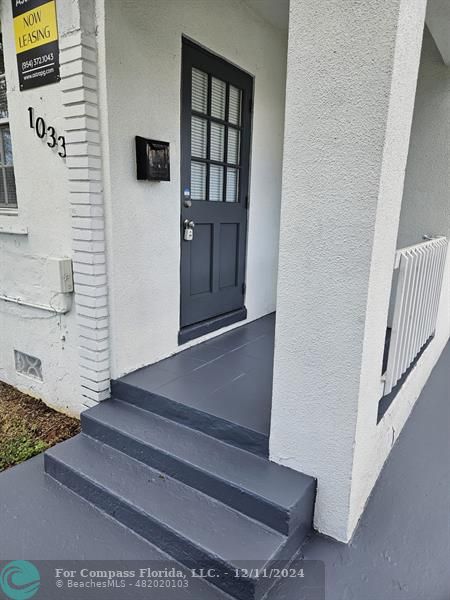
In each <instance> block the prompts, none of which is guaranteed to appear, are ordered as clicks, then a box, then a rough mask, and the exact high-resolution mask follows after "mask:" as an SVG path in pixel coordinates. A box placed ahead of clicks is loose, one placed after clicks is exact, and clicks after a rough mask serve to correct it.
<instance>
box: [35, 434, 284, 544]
mask: <svg viewBox="0 0 450 600" xmlns="http://www.w3.org/2000/svg"><path fill="white" fill-rule="evenodd" d="M79 435H80V436H81V435H82V436H84V437H86V438H87V439H88V440H89V442H90V443H92V442H93V443H95V444H100V445H102V442H99V441H97V440H95V439H93V438H91V437H89V436H85V434H79ZM77 437H78V436H77ZM71 439H74V438H71ZM63 443H64V442H63ZM106 445H107V444H106ZM109 447H110V448H112V447H111V446H109ZM112 449H113V451H115V452H119V453H120V454H122V455H123V456H125V457H127V458H128V459H129V460H133V461H136V459H135V458H133V457H131V456H129V455H127V454H125V453H123V452H121V451H120V450H116V449H115V448H112ZM52 451H54V452H52ZM56 451H57V447H55V446H53V447H52V448H49V450H47V451H46V452H45V454H44V465H45V461H46V457H47V455H48V456H49V458H50V460H55V461H57V462H58V464H61V465H64V466H65V467H66V468H67V469H69V470H70V471H71V472H73V473H75V474H78V473H79V474H80V476H81V477H83V478H84V479H86V480H88V481H93V482H94V483H95V485H98V487H101V488H102V489H103V490H105V491H106V492H108V488H105V487H104V485H103V484H102V483H101V482H98V480H97V478H92V477H91V476H90V475H89V474H86V473H85V472H84V470H81V469H79V470H77V467H73V466H71V465H70V464H68V463H67V462H66V460H65V459H64V458H60V457H58V456H55V453H56ZM136 462H139V461H136ZM140 464H141V465H142V464H144V463H140ZM144 466H145V467H147V466H148V465H145V464H144ZM148 468H149V469H152V467H150V466H148ZM152 470H156V471H157V469H152ZM168 477H169V478H170V479H175V478H174V477H171V476H170V475H168ZM179 483H181V485H183V486H186V487H191V486H189V485H187V484H185V483H183V482H179ZM191 489H193V488H191ZM194 491H196V492H197V493H198V494H200V495H201V496H204V497H205V498H209V499H210V500H212V501H213V502H214V503H217V504H220V505H221V506H223V507H224V509H225V510H229V511H231V512H234V513H238V514H239V515H240V516H241V517H242V518H243V519H245V520H247V521H250V522H252V523H254V524H256V525H257V526H258V527H260V528H261V529H262V530H264V531H267V532H268V533H272V534H273V533H275V534H277V535H278V536H280V537H281V538H282V540H281V542H280V544H279V546H278V547H283V546H284V543H285V541H286V539H287V537H288V536H287V535H286V534H283V533H281V532H279V531H276V530H274V529H273V528H270V527H268V526H267V525H265V523H261V522H260V521H257V520H255V519H253V518H252V517H249V516H248V515H245V514H243V513H240V512H239V511H237V510H236V509H235V508H233V507H232V506H228V505H226V504H224V503H223V502H220V501H219V500H216V499H215V498H213V497H211V496H208V495H207V494H204V493H203V492H201V491H200V490H194ZM108 493H109V495H110V496H114V497H119V498H121V499H122V500H123V501H124V503H126V504H129V505H131V506H132V507H135V508H136V510H137V511H138V512H139V513H141V514H144V515H148V516H149V518H150V519H151V518H152V513H151V512H146V511H145V509H141V508H139V506H137V505H136V504H135V503H134V502H133V501H132V500H128V499H127V498H126V497H123V496H122V495H121V494H120V493H116V492H114V491H111V492H108ZM168 529H171V531H174V530H173V529H172V528H170V527H168ZM180 537H181V536H180ZM184 539H185V538H184ZM208 552H209V550H208ZM211 554H213V552H212V551H211Z"/></svg>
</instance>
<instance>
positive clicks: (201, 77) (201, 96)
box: [192, 68, 208, 114]
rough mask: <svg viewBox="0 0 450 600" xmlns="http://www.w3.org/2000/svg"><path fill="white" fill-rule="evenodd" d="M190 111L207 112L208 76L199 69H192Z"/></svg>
mask: <svg viewBox="0 0 450 600" xmlns="http://www.w3.org/2000/svg"><path fill="white" fill-rule="evenodd" d="M192 110H197V111H198V112H201V113H204V114H206V113H207V112H208V75H207V74H206V73H204V72H203V71H200V70H199V69H195V68H193V69H192Z"/></svg>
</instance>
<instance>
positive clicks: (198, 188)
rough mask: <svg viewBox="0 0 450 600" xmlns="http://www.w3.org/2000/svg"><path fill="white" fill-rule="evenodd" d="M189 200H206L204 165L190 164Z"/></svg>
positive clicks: (193, 162)
mask: <svg viewBox="0 0 450 600" xmlns="http://www.w3.org/2000/svg"><path fill="white" fill-rule="evenodd" d="M191 198H192V200H206V165H205V164H203V163H199V162H195V161H192V162H191Z"/></svg>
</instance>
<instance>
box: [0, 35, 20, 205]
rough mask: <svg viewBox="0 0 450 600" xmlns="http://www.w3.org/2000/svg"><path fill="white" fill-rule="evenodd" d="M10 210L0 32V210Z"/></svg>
mask: <svg viewBox="0 0 450 600" xmlns="http://www.w3.org/2000/svg"><path fill="white" fill-rule="evenodd" d="M10 208H13V209H15V208H17V195H16V180H15V178H14V166H13V154H12V146H11V134H10V131H9V115H8V101H7V99H6V78H5V61H4V58H3V38H2V34H1V32H0V210H3V209H10Z"/></svg>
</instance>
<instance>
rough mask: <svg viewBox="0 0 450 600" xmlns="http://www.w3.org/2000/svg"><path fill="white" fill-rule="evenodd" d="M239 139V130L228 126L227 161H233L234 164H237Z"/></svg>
mask: <svg viewBox="0 0 450 600" xmlns="http://www.w3.org/2000/svg"><path fill="white" fill-rule="evenodd" d="M239 139H240V135H239V131H238V130H237V129H233V128H232V127H229V128H228V154H227V162H229V163H233V164H235V165H238V164H239Z"/></svg>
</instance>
